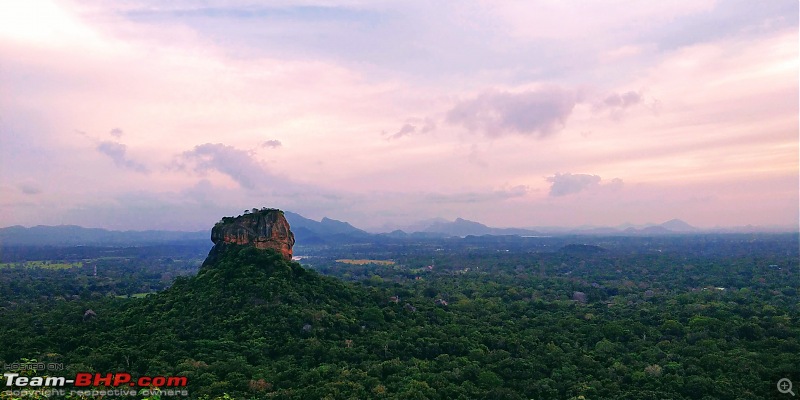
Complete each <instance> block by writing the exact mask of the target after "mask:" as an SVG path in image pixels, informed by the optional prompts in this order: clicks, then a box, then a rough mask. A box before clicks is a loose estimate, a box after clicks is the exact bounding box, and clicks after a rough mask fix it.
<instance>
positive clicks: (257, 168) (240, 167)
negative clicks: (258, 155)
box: [181, 143, 270, 189]
mask: <svg viewBox="0 0 800 400" xmlns="http://www.w3.org/2000/svg"><path fill="white" fill-rule="evenodd" d="M181 157H182V158H183V160H185V161H188V162H190V163H192V164H193V165H194V170H195V171H196V172H200V173H204V172H207V171H209V170H215V171H218V172H221V173H223V174H225V175H228V176H230V177H231V178H232V179H233V180H234V181H236V182H237V183H238V184H239V185H240V186H241V187H243V188H245V189H254V188H255V187H256V184H257V183H258V182H259V181H262V180H263V178H264V177H266V176H270V174H269V173H268V172H267V171H266V170H265V169H264V167H263V166H262V165H261V164H260V163H259V162H258V161H256V160H255V159H254V158H253V155H252V153H251V152H249V151H245V150H239V149H237V148H235V147H233V146H227V145H224V144H222V143H206V144H201V145H199V146H195V148H194V149H192V150H189V151H185V152H183V154H182V155H181Z"/></svg>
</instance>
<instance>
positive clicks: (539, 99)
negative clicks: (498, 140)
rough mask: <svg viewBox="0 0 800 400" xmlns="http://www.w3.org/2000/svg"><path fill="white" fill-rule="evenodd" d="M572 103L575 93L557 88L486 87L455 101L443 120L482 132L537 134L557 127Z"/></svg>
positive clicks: (565, 116) (561, 122)
mask: <svg viewBox="0 0 800 400" xmlns="http://www.w3.org/2000/svg"><path fill="white" fill-rule="evenodd" d="M576 103H577V98H576V95H575V93H573V92H571V91H567V90H564V89H560V88H547V89H540V90H529V91H525V92H520V93H511V92H497V91H489V92H485V93H483V94H481V95H479V96H478V97H476V98H474V99H472V100H466V101H462V102H460V103H458V104H456V105H455V107H453V108H452V109H451V110H450V111H449V112H448V113H447V122H449V123H451V124H454V125H461V126H463V127H465V128H467V129H468V130H470V131H473V132H482V133H483V134H485V135H486V136H495V137H496V136H503V135H508V134H521V135H535V136H538V137H540V138H541V137H545V136H548V135H550V134H553V133H555V132H557V131H559V130H561V129H562V128H563V127H564V124H565V123H566V121H567V118H569V116H570V114H572V109H573V108H574V107H575V104H576Z"/></svg>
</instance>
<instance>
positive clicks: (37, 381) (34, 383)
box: [3, 372, 188, 388]
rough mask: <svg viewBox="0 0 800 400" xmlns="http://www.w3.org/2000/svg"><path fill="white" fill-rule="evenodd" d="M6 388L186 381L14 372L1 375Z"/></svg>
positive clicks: (181, 382) (179, 380)
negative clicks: (67, 376) (40, 374)
mask: <svg viewBox="0 0 800 400" xmlns="http://www.w3.org/2000/svg"><path fill="white" fill-rule="evenodd" d="M3 377H4V378H5V381H6V386H14V387H64V386H67V385H72V386H75V387H90V386H106V387H108V386H110V387H120V386H122V387H125V386H128V387H159V388H175V387H186V385H187V383H188V381H187V379H186V377H185V376H160V375H159V376H152V377H151V376H140V377H138V378H136V379H134V378H133V376H131V374H129V373H127V372H117V373H114V374H111V373H109V374H99V373H88V372H79V373H77V374H76V375H75V379H67V378H65V377H63V376H47V377H43V376H30V377H29V376H20V375H19V374H18V373H15V372H6V373H4V374H3Z"/></svg>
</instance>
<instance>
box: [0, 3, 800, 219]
mask: <svg viewBox="0 0 800 400" xmlns="http://www.w3.org/2000/svg"><path fill="white" fill-rule="evenodd" d="M798 7H799V6H798V3H797V2H763V3H756V2H747V1H710V0H709V1H696V0H695V1H675V2H666V3H651V2H616V1H615V2H608V1H603V2H581V3H580V4H579V5H578V3H568V2H563V3H562V2H555V3H554V2H538V1H536V2H520V3H515V2H508V3H503V4H496V3H484V2H480V1H475V2H472V1H465V2H452V3H451V2H442V3H431V2H413V1H412V2H402V3H398V2H366V1H359V0H332V1H323V0H308V1H300V2H292V1H277V2H270V3H269V4H268V5H265V4H262V3H261V2H254V1H250V0H231V1H211V2H203V3H202V5H198V4H197V3H195V2H191V1H177V2H170V3H168V4H165V3H163V2H158V1H152V0H135V1H131V2H124V3H109V2H103V1H99V0H87V1H46V0H34V1H25V2H8V3H3V4H0V57H2V59H3V64H2V66H0V68H1V70H2V73H0V87H2V88H3V90H2V92H0V174H2V176H3V179H2V181H0V226H12V225H23V226H35V225H70V224H74V225H80V226H86V227H100V228H106V229H113V230H147V229H161V230H177V231H198V230H204V229H208V228H210V227H211V226H212V225H213V223H214V222H216V221H218V220H219V219H220V218H221V217H222V216H227V215H238V214H240V213H241V212H242V211H243V210H244V209H249V208H252V207H275V208H280V209H284V210H290V211H293V212H297V213H299V214H301V215H303V216H305V217H308V218H312V219H315V220H319V219H321V218H322V217H330V218H334V219H337V220H342V221H347V222H350V223H352V224H353V225H354V226H356V227H359V228H362V229H367V230H372V231H375V230H376V229H379V228H380V227H381V226H390V225H396V226H404V225H411V224H414V223H417V222H418V221H421V220H426V219H431V218H445V219H447V220H450V221H452V220H454V219H455V218H457V217H460V218H464V219H467V220H471V221H478V222H481V223H483V224H486V225H488V226H491V227H520V228H525V227H537V226H564V227H578V226H585V225H592V226H619V225H621V224H624V223H631V224H636V225H643V224H645V223H656V224H658V223H662V222H665V221H668V220H671V219H673V218H676V219H681V220H683V221H686V222H687V223H689V224H691V225H693V226H697V227H701V228H711V227H717V226H719V227H735V226H745V225H754V226H764V227H769V226H797V224H798V220H799V219H800V212H799V211H798V204H800V195H799V194H798V191H799V190H800V186H799V184H798V182H800V173H799V172H798V165H799V163H800V158H799V157H798V146H799V140H798V107H799V105H798V97H799V96H798V66H799V63H798V13H799V11H798Z"/></svg>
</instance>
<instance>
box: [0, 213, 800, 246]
mask: <svg viewBox="0 0 800 400" xmlns="http://www.w3.org/2000/svg"><path fill="white" fill-rule="evenodd" d="M284 215H285V216H286V220H287V221H288V222H289V225H290V226H291V228H292V232H294V235H295V240H296V241H297V244H298V245H319V244H337V243H350V242H364V241H367V240H369V241H374V240H396V239H424V238H445V237H453V236H458V237H465V236H484V235H497V236H500V235H517V236H556V235H610V236H659V235H677V234H691V233H747V232H792V231H793V232H797V228H795V229H794V230H792V229H791V228H764V227H753V226H745V227H737V228H716V229H706V230H701V229H699V228H696V227H694V226H692V225H690V224H688V223H686V222H685V221H682V220H680V219H672V220H669V221H666V222H664V223H661V224H645V225H632V224H623V225H620V226H617V227H591V226H587V227H579V228H559V227H539V228H530V229H526V228H492V227H489V226H486V225H484V224H482V223H480V222H475V221H470V220H466V219H463V218H456V219H455V220H454V221H447V220H444V219H441V218H437V219H431V220H427V221H421V222H419V223H416V224H414V225H411V226H412V227H414V228H415V229H418V230H415V231H412V232H406V231H404V230H401V229H395V230H394V231H392V232H387V233H368V232H366V231H364V230H361V229H358V228H356V227H354V226H353V225H351V224H350V223H348V222H344V221H338V220H335V219H331V218H327V217H325V218H322V220H320V221H315V220H312V219H309V218H306V217H303V216H302V215H300V214H297V213H293V212H290V211H285V212H284ZM210 236H211V235H210V232H209V231H198V232H179V231H156V230H150V231H111V230H106V229H100V228H83V227H80V226H76V225H59V226H43V225H39V226H34V227H31V228H26V227H23V226H19V225H16V226H10V227H7V228H0V245H41V246H54V245H68V246H74V245H104V246H139V245H147V244H156V243H159V244H160V243H181V242H195V243H196V242H198V241H202V242H208V244H209V246H210V243H211V240H210Z"/></svg>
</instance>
